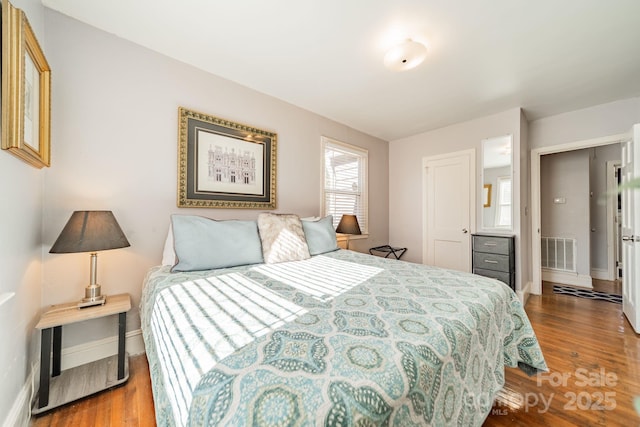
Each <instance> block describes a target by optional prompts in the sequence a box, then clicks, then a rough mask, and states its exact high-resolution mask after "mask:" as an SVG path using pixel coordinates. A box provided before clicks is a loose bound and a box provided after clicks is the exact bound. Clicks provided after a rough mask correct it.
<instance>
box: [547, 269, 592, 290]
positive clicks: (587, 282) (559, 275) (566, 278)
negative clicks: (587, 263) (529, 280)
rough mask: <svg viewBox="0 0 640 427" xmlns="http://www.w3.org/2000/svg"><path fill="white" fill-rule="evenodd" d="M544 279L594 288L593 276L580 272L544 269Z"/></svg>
mask: <svg viewBox="0 0 640 427" xmlns="http://www.w3.org/2000/svg"><path fill="white" fill-rule="evenodd" d="M542 280H544V281H546V282H553V283H558V284H562V285H572V286H579V287H581V288H587V289H593V285H592V283H591V282H592V279H591V276H587V275H584V274H578V273H568V272H566V271H557V270H547V269H544V268H543V269H542Z"/></svg>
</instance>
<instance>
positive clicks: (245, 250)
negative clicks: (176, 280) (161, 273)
mask: <svg viewBox="0 0 640 427" xmlns="http://www.w3.org/2000/svg"><path fill="white" fill-rule="evenodd" d="M171 228H172V230H173V245H174V248H175V252H176V264H175V265H174V266H173V267H172V268H171V271H172V272H176V271H195V270H211V269H214V268H226V267H235V266H238V265H248V264H259V263H262V262H263V258H262V245H261V243H260V235H259V234H258V224H257V223H256V222H255V221H239V220H229V221H216V220H213V219H209V218H204V217H201V216H192V215H172V216H171Z"/></svg>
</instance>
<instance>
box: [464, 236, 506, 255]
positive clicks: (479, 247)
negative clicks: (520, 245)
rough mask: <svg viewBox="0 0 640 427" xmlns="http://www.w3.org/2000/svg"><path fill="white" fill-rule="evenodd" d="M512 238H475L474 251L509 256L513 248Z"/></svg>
mask: <svg viewBox="0 0 640 427" xmlns="http://www.w3.org/2000/svg"><path fill="white" fill-rule="evenodd" d="M512 241H513V239H511V238H510V237H498V236H477V235H474V236H473V250H474V251H477V252H487V253H491V254H501V255H509V253H510V252H511V250H512V248H511V247H510V246H511V242H512Z"/></svg>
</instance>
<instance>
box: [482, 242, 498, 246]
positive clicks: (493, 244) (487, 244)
mask: <svg viewBox="0 0 640 427" xmlns="http://www.w3.org/2000/svg"><path fill="white" fill-rule="evenodd" d="M484 245H485V246H497V245H498V244H497V243H496V242H487V243H485V244H484Z"/></svg>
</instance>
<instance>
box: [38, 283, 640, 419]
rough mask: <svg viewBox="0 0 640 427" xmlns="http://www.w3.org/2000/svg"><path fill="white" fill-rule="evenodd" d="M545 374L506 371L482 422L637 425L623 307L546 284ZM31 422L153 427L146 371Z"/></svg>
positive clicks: (533, 308)
mask: <svg viewBox="0 0 640 427" xmlns="http://www.w3.org/2000/svg"><path fill="white" fill-rule="evenodd" d="M526 310H527V314H528V315H529V319H530V320H531V323H532V325H533V328H534V330H535V331H536V335H537V337H538V341H539V342H540V346H541V347H542V351H543V353H544V355H545V359H546V361H547V364H548V366H549V369H550V372H549V373H548V374H544V375H541V376H533V377H528V376H527V375H526V374H524V373H522V372H521V371H520V370H518V369H512V368H508V369H507V371H506V383H505V387H504V389H503V390H502V392H501V394H500V397H499V399H498V400H497V402H496V403H495V404H494V407H493V410H492V413H491V414H490V415H489V417H488V418H487V420H486V421H485V423H484V426H503V425H504V426H507V425H508V426H554V427H562V426H640V417H639V416H638V414H637V413H636V412H635V410H634V408H633V398H634V397H635V396H640V337H639V336H638V335H636V334H635V333H634V332H633V329H632V328H631V326H630V325H629V323H628V321H627V320H626V319H625V317H624V315H623V314H622V306H621V305H620V304H614V303H610V302H605V301H594V300H589V299H585V298H578V297H573V296H567V295H556V294H554V293H553V291H552V288H551V290H550V289H549V285H546V286H545V287H544V291H543V294H542V295H541V296H531V297H530V298H529V301H528V302H527V305H526ZM32 425H33V426H34V427H49V426H50V427H58V426H60V427H62V426H65V427H66V426H77V427H88V426H154V425H155V420H154V408H153V399H152V396H151V384H150V380H149V368H148V365H147V360H146V357H145V356H144V355H142V356H136V357H132V358H131V360H130V378H129V381H128V382H127V383H126V384H125V385H123V386H121V387H118V388H116V389H113V390H108V391H105V392H102V393H99V394H97V395H95V396H93V397H89V398H85V399H83V400H80V401H78V402H76V403H73V404H70V405H67V406H64V407H61V408H58V409H55V410H53V411H51V412H50V413H47V414H43V415H40V416H38V417H36V418H34V419H33V423H32Z"/></svg>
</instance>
